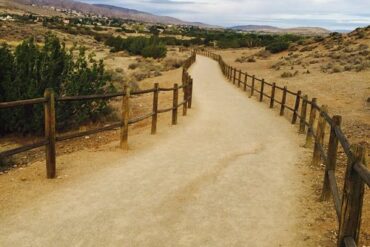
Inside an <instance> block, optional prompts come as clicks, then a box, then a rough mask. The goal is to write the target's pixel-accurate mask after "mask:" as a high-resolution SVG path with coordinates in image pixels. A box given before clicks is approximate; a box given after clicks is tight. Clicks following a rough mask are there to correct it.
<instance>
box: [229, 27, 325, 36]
mask: <svg viewBox="0 0 370 247" xmlns="http://www.w3.org/2000/svg"><path fill="white" fill-rule="evenodd" d="M230 29H232V30H238V31H244V32H263V33H295V34H306V35H314V34H321V35H327V34H329V33H331V31H329V30H327V29H325V28H321V27H293V28H280V27H275V26H268V25H239V26H233V27H231V28H230Z"/></svg>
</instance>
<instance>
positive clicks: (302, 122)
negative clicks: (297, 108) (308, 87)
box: [299, 95, 308, 134]
mask: <svg viewBox="0 0 370 247" xmlns="http://www.w3.org/2000/svg"><path fill="white" fill-rule="evenodd" d="M307 101H308V96H307V95H305V96H303V98H302V109H301V119H300V121H299V133H300V134H304V133H305V132H306V118H307Z"/></svg>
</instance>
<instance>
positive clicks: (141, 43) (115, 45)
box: [105, 36, 167, 59]
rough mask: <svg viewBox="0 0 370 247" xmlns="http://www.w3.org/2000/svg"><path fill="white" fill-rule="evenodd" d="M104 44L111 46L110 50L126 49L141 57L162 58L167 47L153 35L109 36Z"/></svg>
mask: <svg viewBox="0 0 370 247" xmlns="http://www.w3.org/2000/svg"><path fill="white" fill-rule="evenodd" d="M105 44H106V45H108V46H110V47H112V49H111V51H112V52H117V51H124V50H125V51H128V52H129V53H130V54H132V55H141V56H143V57H152V58H156V59H157V58H162V57H165V56H166V54H167V48H166V46H165V44H164V43H163V42H161V39H160V38H158V37H156V36H153V37H151V38H146V37H128V38H127V39H123V38H121V37H120V36H118V37H113V36H111V37H109V38H108V39H107V40H106V42H105Z"/></svg>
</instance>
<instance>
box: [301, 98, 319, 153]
mask: <svg viewBox="0 0 370 247" xmlns="http://www.w3.org/2000/svg"><path fill="white" fill-rule="evenodd" d="M316 103H317V99H316V98H313V99H312V103H311V112H310V121H309V123H308V130H307V136H306V144H305V145H304V146H305V147H306V148H309V147H312V137H313V131H314V130H313V129H314V124H315V119H316Z"/></svg>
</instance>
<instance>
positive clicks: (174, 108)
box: [172, 83, 179, 125]
mask: <svg viewBox="0 0 370 247" xmlns="http://www.w3.org/2000/svg"><path fill="white" fill-rule="evenodd" d="M173 87H174V90H173V104H172V125H176V124H177V112H178V110H177V109H178V104H179V85H178V84H177V83H175V85H174V86H173Z"/></svg>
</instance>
